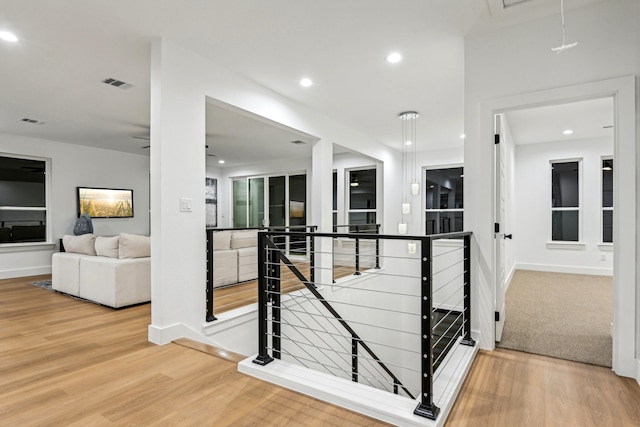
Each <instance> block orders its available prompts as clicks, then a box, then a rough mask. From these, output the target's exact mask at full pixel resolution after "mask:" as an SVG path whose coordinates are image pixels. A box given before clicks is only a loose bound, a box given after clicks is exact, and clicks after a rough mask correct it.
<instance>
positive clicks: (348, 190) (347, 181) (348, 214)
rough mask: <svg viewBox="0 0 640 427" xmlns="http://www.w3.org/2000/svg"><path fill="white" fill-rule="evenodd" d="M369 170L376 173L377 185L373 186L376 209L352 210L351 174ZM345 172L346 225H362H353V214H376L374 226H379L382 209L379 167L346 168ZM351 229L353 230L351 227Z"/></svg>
mask: <svg viewBox="0 0 640 427" xmlns="http://www.w3.org/2000/svg"><path fill="white" fill-rule="evenodd" d="M367 170H372V171H374V172H375V184H374V186H373V188H374V191H375V194H374V199H375V201H376V207H375V209H357V208H356V209H352V208H351V172H357V171H367ZM344 172H345V180H344V189H345V198H346V203H345V206H346V209H345V212H346V218H345V219H346V225H361V224H351V221H350V220H351V213H352V212H353V213H374V214H375V217H376V219H375V221H374V222H373V223H372V224H378V223H379V219H380V213H379V212H378V210H379V207H380V200H379V196H380V192H379V191H378V184H379V173H380V172H379V171H378V167H377V166H376V165H369V166H360V167H354V168H345V170H344ZM349 229H351V228H350V227H349Z"/></svg>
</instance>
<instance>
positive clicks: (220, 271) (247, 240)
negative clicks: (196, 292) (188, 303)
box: [213, 230, 258, 288]
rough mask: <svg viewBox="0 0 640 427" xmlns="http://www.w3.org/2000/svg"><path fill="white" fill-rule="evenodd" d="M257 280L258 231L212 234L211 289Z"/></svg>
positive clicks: (231, 231)
mask: <svg viewBox="0 0 640 427" xmlns="http://www.w3.org/2000/svg"><path fill="white" fill-rule="evenodd" d="M257 278H258V230H223V231H216V232H214V233H213V287H214V288H218V287H220V286H225V285H231V284H234V283H238V282H245V281H247V280H254V279H257Z"/></svg>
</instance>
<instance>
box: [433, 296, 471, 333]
mask: <svg viewBox="0 0 640 427" xmlns="http://www.w3.org/2000/svg"><path fill="white" fill-rule="evenodd" d="M460 290H462V291H464V289H462V288H458V289H455V290H454V291H453V292H452V293H451V295H449V296H448V297H447V298H446V299H445V300H444V301H442V302H441V303H440V305H439V306H438V307H433V308H432V309H431V310H432V311H437V310H440V307H442V306H443V305H444V304H445V303H446V302H447V301H449V299H450V298H451V297H452V296H454V295H456V294H457V293H458V291H460ZM456 307H457V304H456ZM456 311H457V310H456ZM449 312H451V309H449ZM436 326H438V325H436ZM434 328H435V326H434Z"/></svg>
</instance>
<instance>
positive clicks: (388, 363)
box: [267, 323, 422, 373]
mask: <svg viewBox="0 0 640 427" xmlns="http://www.w3.org/2000/svg"><path fill="white" fill-rule="evenodd" d="M285 325H286V323H285ZM267 335H268V336H271V337H277V338H282V336H280V335H274V334H273V333H267ZM285 338H287V337H285ZM345 338H346V337H345ZM284 342H292V343H295V344H298V346H300V344H303V345H307V346H309V347H313V348H317V349H318V350H327V351H332V352H334V353H336V354H343V355H346V356H348V357H349V359H351V356H353V353H351V352H340V351H336V350H335V349H332V348H321V347H318V346H317V345H316V344H309V343H305V342H302V341H296V340H293V339H290V338H287V340H286V341H284ZM357 357H358V360H366V361H368V362H371V364H372V365H374V366H375V365H377V364H379V363H380V362H382V363H383V364H384V365H387V366H395V367H396V368H401V369H406V370H409V371H413V372H417V373H421V372H422V371H420V370H417V369H412V368H407V367H405V366H402V365H397V364H395V363H391V362H386V361H384V360H376V359H373V358H371V357H366V356H364V355H363V354H358V355H357ZM349 363H351V360H349Z"/></svg>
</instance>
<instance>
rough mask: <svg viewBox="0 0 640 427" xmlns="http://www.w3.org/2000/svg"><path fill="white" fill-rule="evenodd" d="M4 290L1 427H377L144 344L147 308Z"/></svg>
mask: <svg viewBox="0 0 640 427" xmlns="http://www.w3.org/2000/svg"><path fill="white" fill-rule="evenodd" d="M46 278H48V277H34V278H25V279H8V280H0V426H103V425H141V426H142V425H143V426H166V425H186V426H191V425H193V426H283V425H291V426H300V425H309V426H343V425H354V426H374V425H385V424H383V423H379V422H377V421H375V420H372V419H370V418H368V417H365V416H362V415H359V414H356V413H353V412H351V411H348V410H345V409H342V408H338V407H336V406H333V405H328V404H325V403H324V402H321V401H318V400H316V399H313V398H310V397H307V396H304V395H301V394H298V393H295V392H292V391H289V390H286V389H283V388H280V387H276V386H273V385H271V384H268V383H265V382H262V381H260V380H257V379H254V378H252V377H249V376H245V375H243V374H240V373H238V372H237V366H236V363H234V362H233V361H229V360H223V359H221V358H218V357H212V356H210V355H208V354H205V353H203V352H202V351H197V350H194V349H190V348H187V347H184V346H182V345H178V344H173V343H172V344H168V345H165V346H156V345H154V344H151V343H149V342H147V332H146V331H147V326H148V324H149V321H150V306H149V304H145V305H140V306H136V307H131V308H126V309H122V310H113V309H110V308H106V307H102V306H98V305H95V304H92V303H88V302H83V301H78V300H75V299H73V298H71V297H69V296H65V295H61V294H57V293H55V292H52V291H48V290H44V289H40V288H38V287H35V286H31V285H29V284H28V283H29V282H31V281H34V280H43V279H46Z"/></svg>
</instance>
